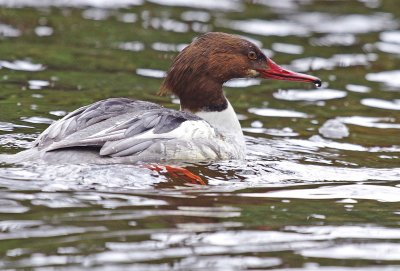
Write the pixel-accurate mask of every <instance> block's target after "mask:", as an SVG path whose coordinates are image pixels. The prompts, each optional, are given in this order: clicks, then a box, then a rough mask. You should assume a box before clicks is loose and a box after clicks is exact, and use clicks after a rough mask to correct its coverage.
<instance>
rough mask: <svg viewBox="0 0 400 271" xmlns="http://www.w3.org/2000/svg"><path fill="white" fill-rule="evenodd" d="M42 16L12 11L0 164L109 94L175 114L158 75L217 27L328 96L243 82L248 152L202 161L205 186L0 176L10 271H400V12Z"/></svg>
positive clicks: (231, 90)
mask: <svg viewBox="0 0 400 271" xmlns="http://www.w3.org/2000/svg"><path fill="white" fill-rule="evenodd" d="M46 2H47V3H45V2H41V1H33V0H32V1H1V0H0V67H1V69H0V153H16V152H18V151H21V150H23V149H25V148H29V146H30V145H29V143H30V142H32V141H33V140H34V139H35V138H36V137H37V135H38V134H40V133H41V132H42V131H43V130H44V129H45V128H46V127H47V126H48V125H49V123H51V122H52V121H53V120H56V119H58V118H60V117H61V116H63V115H65V114H66V113H68V112H70V111H72V110H74V109H76V108H78V107H80V106H83V105H86V104H89V103H92V102H95V101H97V100H100V99H105V98H108V97H121V96H122V97H130V98H134V99H141V100H148V101H152V102H156V103H160V104H162V105H164V106H167V107H171V108H176V109H178V107H179V106H178V105H177V104H176V100H175V98H174V97H160V96H157V95H156V93H157V91H158V88H159V85H160V84H161V81H162V78H161V77H162V74H163V71H166V70H167V69H168V67H169V65H170V63H171V59H172V58H173V57H174V56H175V55H176V54H177V52H178V51H179V50H180V48H182V47H183V46H184V45H185V44H188V43H190V42H191V40H192V39H193V38H194V37H196V36H198V35H200V34H201V33H203V32H206V31H222V32H227V33H235V34H240V35H243V36H245V37H246V38H250V39H254V40H255V42H256V43H258V45H260V46H261V47H262V48H263V49H264V50H265V52H266V54H267V55H269V56H271V58H272V59H273V60H274V61H275V62H277V63H279V64H282V65H284V66H286V67H288V68H290V69H293V70H297V71H300V72H306V73H310V74H312V75H315V76H318V77H320V78H321V79H322V80H323V82H324V84H323V87H322V88H319V89H315V88H314V86H312V85H308V84H303V83H294V82H282V81H266V80H263V81H261V80H260V81H258V80H250V81H243V80H242V81H240V80H239V81H234V82H230V85H229V84H228V85H227V87H226V88H225V90H226V95H227V97H228V98H229V100H230V102H231V103H232V105H233V106H234V108H235V110H236V112H237V113H238V114H239V117H240V121H241V125H242V128H243V130H244V132H245V135H246V140H247V145H248V155H247V158H246V161H223V162H215V163H207V164H204V163H199V164H189V165H188V166H187V167H186V168H187V169H189V170H190V171H191V172H193V173H195V174H198V175H199V176H201V177H202V178H203V179H204V180H205V182H206V183H207V185H205V186H200V185H193V184H189V183H186V182H185V181H184V180H182V179H180V178H174V177H171V176H168V175H164V174H162V173H161V174H156V173H154V172H150V171H148V170H146V169H143V168H140V167H136V166H134V165H113V166H104V165H102V166H100V165H80V164H77V165H43V164H35V163H31V164H25V165H0V240H1V241H0V255H1V262H0V269H2V270H291V271H295V270H296V271H298V270H304V271H306V270H307V271H308V270H329V271H332V270H340V271H342V270H345V271H347V270H351V271H353V270H363V271H364V270H368V271H370V270H400V243H399V241H400V229H399V214H400V209H399V201H400V96H399V91H400V83H399V82H400V68H399V67H400V57H399V56H400V20H399V17H400V9H399V8H398V1H395V0H391V1H390V0H382V1H379V0H377V1H374V0H369V1H367V0H365V1H312V0H310V1H289V0H287V1H268V0H264V1H261V0H260V1H228V0H226V1H201V2H199V1H176V2H175V1H172V0H168V1H167V0H165V1H161V0H160V1H155V0H154V1H140V0H136V1H134V0H132V1H130V2H129V1H126V2H129V3H130V4H131V5H126V6H124V5H123V4H121V5H118V3H123V2H124V1H116V2H115V4H116V5H118V6H116V7H113V8H111V7H110V4H109V3H107V2H105V1H104V2H103V1H87V2H85V1H77V0H71V1H69V2H66V1H65V2H64V1H56V0H54V1H46ZM126 2H125V3H126ZM50 3H51V4H52V5H49V4H50ZM87 3H92V5H93V6H92V7H90V5H89V4H87ZM177 3H180V4H177ZM232 85H234V86H236V87H232ZM172 102H174V103H172ZM328 120H334V122H333V124H334V125H333V124H332V122H331V124H330V125H327V124H326V122H327V121H328ZM332 126H334V128H332ZM323 127H324V128H323ZM335 127H336V128H335ZM337 137H341V138H337Z"/></svg>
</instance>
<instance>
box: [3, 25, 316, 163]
mask: <svg viewBox="0 0 400 271" xmlns="http://www.w3.org/2000/svg"><path fill="white" fill-rule="evenodd" d="M249 77H262V78H268V79H278V80H289V81H300V82H312V83H314V84H316V85H320V84H321V81H320V79H318V78H317V77H314V76H310V75H305V74H301V73H296V72H292V71H289V70H286V69H284V68H282V67H280V66H278V65H277V64H276V63H274V62H273V61H272V60H271V59H269V58H268V57H266V56H265V54H264V53H263V52H262V51H261V50H260V49H259V48H258V47H257V46H256V45H254V44H253V43H251V42H250V41H248V40H245V39H243V38H241V37H239V36H236V35H230V34H225V33H218V32H210V33H206V34H203V35H201V36H199V37H197V38H196V39H195V40H194V41H193V42H192V43H191V44H190V45H188V46H187V47H186V48H185V49H183V50H182V51H181V52H180V53H179V54H178V56H177V57H176V58H175V59H174V60H173V63H172V66H171V67H170V69H169V70H168V72H167V75H166V78H165V80H164V82H163V83H162V86H161V88H160V94H170V93H171V94H175V95H177V96H178V97H179V99H180V105H181V110H180V111H176V110H172V109H168V108H164V107H162V106H160V105H157V104H154V103H151V102H146V101H138V100H132V99H128V98H109V99H106V100H102V101H98V102H95V103H93V104H91V105H87V106H84V107H81V108H79V109H77V110H75V111H73V112H71V113H69V114H68V115H66V116H65V117H63V118H62V119H60V120H58V121H56V122H54V123H53V124H51V125H50V126H49V127H48V128H47V129H46V130H45V131H44V132H43V133H42V134H40V135H39V137H38V138H37V139H36V141H34V144H33V148H31V149H28V150H25V151H22V152H20V153H18V154H16V155H13V156H12V158H10V159H8V161H9V162H24V161H33V160H43V161H46V162H49V163H96V164H110V163H138V162H144V163H153V162H163V161H201V160H203V161H204V160H226V159H243V158H244V157H245V149H246V146H245V140H244V137H243V133H242V129H241V126H240V123H239V121H238V118H237V116H236V114H235V111H234V109H233V108H232V106H231V104H230V103H229V101H228V100H227V99H226V97H225V95H224V92H223V90H222V85H223V84H224V83H225V82H227V81H228V80H230V79H234V78H249ZM6 160H7V159H6Z"/></svg>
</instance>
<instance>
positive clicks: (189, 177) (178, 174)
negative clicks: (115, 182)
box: [144, 165, 206, 185]
mask: <svg viewBox="0 0 400 271" xmlns="http://www.w3.org/2000/svg"><path fill="white" fill-rule="evenodd" d="M144 167H145V168H148V169H151V170H155V171H157V172H162V171H163V172H167V173H168V174H169V175H170V176H172V177H175V178H182V179H184V180H185V181H189V182H190V183H192V184H200V185H206V182H205V181H203V179H202V178H200V176H197V175H196V174H193V173H192V172H190V171H189V170H187V169H184V168H181V167H176V166H168V165H166V166H160V165H145V166H144Z"/></svg>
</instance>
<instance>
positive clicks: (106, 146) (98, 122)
mask: <svg viewBox="0 0 400 271" xmlns="http://www.w3.org/2000/svg"><path fill="white" fill-rule="evenodd" d="M188 120H197V121H204V120H202V119H200V118H199V117H197V116H195V115H193V114H190V113H187V112H182V111H175V110H171V109H166V108H163V107H161V106H159V105H157V104H153V103H149V102H143V101H134V100H130V99H125V98H114V99H107V100H103V101H99V102H96V103H94V104H92V105H89V106H86V107H82V108H79V109H77V110H75V111H74V112H72V113H70V114H69V115H67V116H65V117H64V118H62V119H61V120H59V121H57V122H55V123H53V124H52V125H51V126H50V127H49V128H48V129H46V131H44V132H43V133H42V134H41V135H40V136H39V138H38V139H37V141H36V146H38V147H39V148H40V149H44V150H45V151H53V150H57V149H66V148H74V147H80V148H85V147H86V148H92V149H93V147H97V148H99V149H100V155H103V156H104V155H106V156H112V157H121V156H130V155H134V154H137V153H140V152H142V151H144V150H146V149H149V148H150V147H153V148H155V146H158V147H159V144H157V143H159V142H160V141H165V140H169V139H170V138H169V136H168V133H169V132H170V131H172V130H174V129H175V128H177V127H179V126H180V125H181V123H183V122H185V121H188ZM148 131H151V133H150V134H151V136H148V137H138V135H142V134H143V133H145V132H148Z"/></svg>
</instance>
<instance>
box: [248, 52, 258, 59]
mask: <svg viewBox="0 0 400 271" xmlns="http://www.w3.org/2000/svg"><path fill="white" fill-rule="evenodd" d="M247 56H248V58H250V59H252V60H256V59H257V54H256V52H254V51H250V52H249V53H248V54H247Z"/></svg>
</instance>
